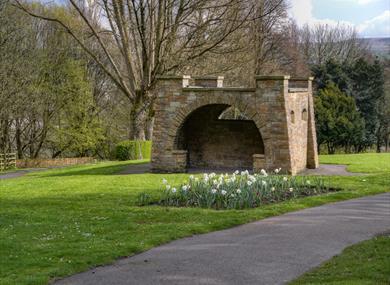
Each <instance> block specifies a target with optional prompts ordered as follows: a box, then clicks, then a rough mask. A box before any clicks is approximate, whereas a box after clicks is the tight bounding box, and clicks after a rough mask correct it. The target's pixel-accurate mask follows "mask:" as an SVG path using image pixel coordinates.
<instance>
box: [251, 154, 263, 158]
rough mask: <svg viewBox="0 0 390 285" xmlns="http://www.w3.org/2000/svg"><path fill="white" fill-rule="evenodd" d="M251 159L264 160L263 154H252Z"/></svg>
mask: <svg viewBox="0 0 390 285" xmlns="http://www.w3.org/2000/svg"><path fill="white" fill-rule="evenodd" d="M253 158H265V154H254V155H253Z"/></svg>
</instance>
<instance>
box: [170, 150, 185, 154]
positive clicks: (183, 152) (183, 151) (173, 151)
mask: <svg viewBox="0 0 390 285" xmlns="http://www.w3.org/2000/svg"><path fill="white" fill-rule="evenodd" d="M187 152H188V151H186V150H183V149H174V150H172V154H186V153H187Z"/></svg>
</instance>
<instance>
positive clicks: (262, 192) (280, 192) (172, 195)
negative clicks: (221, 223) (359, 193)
mask: <svg viewBox="0 0 390 285" xmlns="http://www.w3.org/2000/svg"><path fill="white" fill-rule="evenodd" d="M279 172H280V169H276V170H275V171H274V172H273V173H272V174H271V175H268V173H266V171H264V170H262V171H261V174H254V175H251V174H249V172H248V171H242V172H238V171H236V172H234V173H233V174H231V175H229V174H221V175H217V174H215V173H210V174H207V173H205V174H203V177H194V176H193V175H191V176H190V177H189V179H188V181H186V182H185V183H184V184H182V185H180V186H179V187H174V186H171V185H170V184H169V182H168V181H167V180H165V179H164V180H163V193H162V197H161V200H160V202H159V204H161V205H165V206H178V207H180V206H189V207H202V208H213V209H243V208H253V207H258V206H260V205H264V204H269V203H275V202H280V201H284V200H287V199H291V198H297V197H303V196H310V195H318V194H321V193H326V192H329V191H331V190H332V189H330V188H329V187H327V186H326V185H325V182H324V180H323V179H322V178H319V177H310V179H308V178H307V177H301V176H293V177H288V176H282V175H278V173H279ZM143 195H144V198H145V197H146V196H145V195H146V194H143ZM144 200H145V199H144Z"/></svg>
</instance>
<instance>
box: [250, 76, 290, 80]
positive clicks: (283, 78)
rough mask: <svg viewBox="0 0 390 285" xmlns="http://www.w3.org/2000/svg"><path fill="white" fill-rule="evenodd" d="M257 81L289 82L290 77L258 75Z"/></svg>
mask: <svg viewBox="0 0 390 285" xmlns="http://www.w3.org/2000/svg"><path fill="white" fill-rule="evenodd" d="M255 79H256V80H289V79H290V75H256V76H255Z"/></svg>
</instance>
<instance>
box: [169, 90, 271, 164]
mask: <svg viewBox="0 0 390 285" xmlns="http://www.w3.org/2000/svg"><path fill="white" fill-rule="evenodd" d="M216 95H217V94H214V93H213V94H210V95H208V94H200V96H197V98H196V99H195V100H194V101H192V102H191V103H189V104H186V105H185V107H183V108H181V109H180V110H179V111H177V114H176V115H175V116H174V117H173V118H172V120H171V124H169V129H168V130H167V131H168V133H169V136H168V137H169V139H170V142H168V143H169V145H170V146H171V149H172V150H173V151H180V150H182V148H181V147H179V145H180V142H179V138H180V137H181V135H180V132H181V131H182V130H183V128H184V126H185V124H186V122H187V120H188V119H189V118H191V116H192V115H193V114H196V112H198V111H199V110H201V109H202V108H206V107H208V106H219V107H216V108H219V109H218V110H219V111H220V112H221V113H222V112H223V111H224V110H225V109H226V108H229V107H231V106H235V107H237V108H238V109H240V110H242V111H243V112H245V114H246V116H247V118H248V120H247V122H251V123H252V124H253V125H254V127H255V129H256V132H257V133H258V135H259V137H260V140H259V146H260V149H261V150H260V149H259V152H260V153H253V155H255V154H256V155H259V154H261V159H262V160H263V161H262V162H260V163H265V161H264V155H265V154H266V153H267V152H268V151H269V149H268V144H267V130H266V123H265V120H264V116H261V115H260V114H259V113H258V111H257V110H256V106H253V105H251V104H249V103H245V102H244V100H242V98H240V97H239V96H236V95H239V94H226V91H225V93H224V94H223V96H216ZM252 95H253V94H252ZM256 139H257V138H256ZM257 157H259V156H257ZM251 168H252V165H251Z"/></svg>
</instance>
